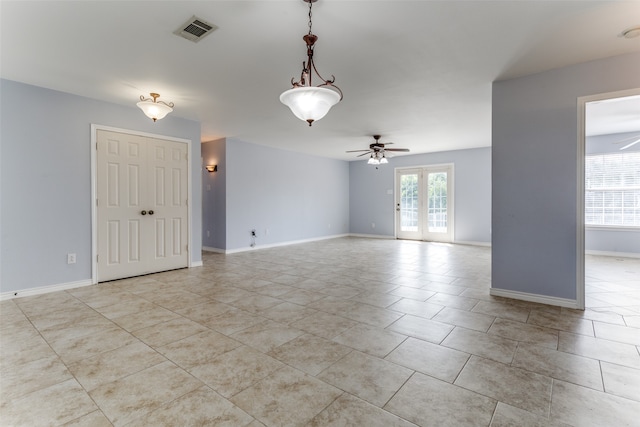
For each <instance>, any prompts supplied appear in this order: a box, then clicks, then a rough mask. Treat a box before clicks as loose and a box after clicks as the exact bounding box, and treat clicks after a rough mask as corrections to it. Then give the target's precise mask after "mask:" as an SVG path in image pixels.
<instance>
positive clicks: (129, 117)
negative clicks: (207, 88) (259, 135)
mask: <svg viewBox="0 0 640 427" xmlns="http://www.w3.org/2000/svg"><path fill="white" fill-rule="evenodd" d="M0 92H1V93H2V97H1V99H0V121H1V123H2V125H1V128H0V147H1V151H2V157H1V164H0V166H1V169H0V178H1V179H0V181H1V183H0V189H1V206H0V212H1V214H0V234H1V239H0V242H1V243H0V245H1V247H0V264H1V269H0V271H1V276H0V292H2V293H4V292H9V291H17V290H22V289H30V288H36V287H42V286H50V285H61V284H68V283H72V282H77V281H86V280H90V279H91V260H90V259H89V258H90V254H91V153H90V150H91V144H90V142H91V124H99V125H104V126H113V127H117V128H123V129H128V130H135V131H141V132H148V133H153V134H158V135H166V136H172V137H179V138H185V139H190V140H192V144H191V145H192V147H191V148H192V152H191V155H192V160H193V165H192V172H193V176H192V190H193V193H192V194H191V195H190V197H189V199H190V202H191V203H192V218H191V232H192V238H193V248H192V251H191V259H192V261H193V262H199V261H201V238H200V236H201V235H202V231H201V230H202V224H201V212H202V207H201V198H200V193H201V190H200V188H201V179H200V177H201V175H200V124H199V123H198V122H194V121H191V120H185V119H181V118H178V117H177V114H179V111H180V106H179V105H177V106H176V111H175V112H174V113H172V114H170V115H169V116H168V117H166V118H165V119H163V120H161V121H159V122H157V123H153V122H152V121H151V120H149V119H148V118H147V117H146V116H145V115H144V114H143V113H142V112H141V111H140V110H139V109H138V108H137V107H136V106H135V102H136V100H135V99H132V100H131V107H124V106H120V105H115V104H110V103H106V102H101V101H97V100H93V99H89V98H83V97H79V96H75V95H71V94H67V93H62V92H57V91H53V90H49V89H43V88H40V87H35V86H29V85H25V84H22V83H17V82H13V81H8V80H0ZM72 252H73V253H76V254H77V263H76V264H72V265H67V253H72Z"/></svg>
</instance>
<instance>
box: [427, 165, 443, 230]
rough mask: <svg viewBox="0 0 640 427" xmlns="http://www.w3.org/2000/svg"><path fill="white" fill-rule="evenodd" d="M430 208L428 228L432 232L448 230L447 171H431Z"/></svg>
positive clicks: (428, 187)
mask: <svg viewBox="0 0 640 427" xmlns="http://www.w3.org/2000/svg"><path fill="white" fill-rule="evenodd" d="M427 191H428V194H429V205H428V206H429V208H428V211H427V228H428V231H429V232H430V233H446V232H447V173H446V172H436V173H430V174H429V176H428V178H427Z"/></svg>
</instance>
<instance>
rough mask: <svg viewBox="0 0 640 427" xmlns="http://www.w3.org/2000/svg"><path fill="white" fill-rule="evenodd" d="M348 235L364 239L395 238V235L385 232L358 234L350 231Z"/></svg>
mask: <svg viewBox="0 0 640 427" xmlns="http://www.w3.org/2000/svg"><path fill="white" fill-rule="evenodd" d="M347 236H349V237H364V238H366V239H392V240H395V239H396V236H388V235H386V234H360V233H350V234H347Z"/></svg>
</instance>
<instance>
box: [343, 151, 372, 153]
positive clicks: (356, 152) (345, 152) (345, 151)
mask: <svg viewBox="0 0 640 427" xmlns="http://www.w3.org/2000/svg"><path fill="white" fill-rule="evenodd" d="M361 151H366V152H369V151H371V150H349V151H345V153H359V152H361Z"/></svg>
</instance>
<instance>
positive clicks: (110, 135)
mask: <svg viewBox="0 0 640 427" xmlns="http://www.w3.org/2000/svg"><path fill="white" fill-rule="evenodd" d="M97 149H98V155H97V220H98V245H97V247H98V281H105V280H113V279H119V278H123V277H132V276H137V275H141V274H147V273H152V272H157V271H164V270H171V269H175V268H181V267H186V266H188V248H187V242H188V228H189V227H188V208H187V191H188V188H187V170H188V159H187V144H183V143H179V142H175V141H168V140H162V139H157V138H150V137H144V136H139V135H130V134H126V133H119V132H111V131H106V130H98V132H97Z"/></svg>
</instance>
